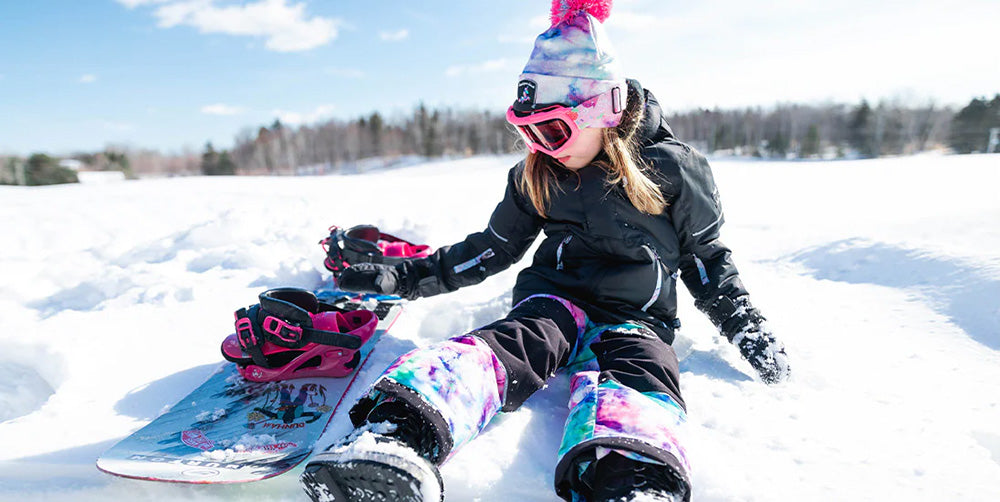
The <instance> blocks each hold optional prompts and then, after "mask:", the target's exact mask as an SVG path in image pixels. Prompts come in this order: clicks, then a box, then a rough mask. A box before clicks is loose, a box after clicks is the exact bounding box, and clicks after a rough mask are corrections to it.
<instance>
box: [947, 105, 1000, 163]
mask: <svg viewBox="0 0 1000 502" xmlns="http://www.w3.org/2000/svg"><path fill="white" fill-rule="evenodd" d="M993 127H1000V94H997V95H996V97H994V98H993V99H992V100H990V101H987V100H986V98H975V99H973V100H972V101H971V102H970V103H969V104H968V105H967V106H966V107H965V108H962V109H961V110H960V111H959V112H958V113H957V114H955V117H954V118H953V119H952V123H951V135H950V136H949V138H948V143H949V145H950V146H951V148H952V149H954V150H955V151H956V152H958V153H972V152H985V151H986V147H987V146H988V142H989V134H990V128H993Z"/></svg>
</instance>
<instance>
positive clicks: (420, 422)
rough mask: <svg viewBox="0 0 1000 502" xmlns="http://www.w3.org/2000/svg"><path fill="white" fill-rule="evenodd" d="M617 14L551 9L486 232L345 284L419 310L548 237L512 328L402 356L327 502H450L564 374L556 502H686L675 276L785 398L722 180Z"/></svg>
mask: <svg viewBox="0 0 1000 502" xmlns="http://www.w3.org/2000/svg"><path fill="white" fill-rule="evenodd" d="M610 3H611V2H610V1H595V0H555V2H554V6H553V15H552V27H551V28H550V29H549V30H547V31H546V32H545V33H542V34H541V35H540V36H539V37H538V38H537V40H536V42H535V47H534V51H533V52H532V54H531V57H530V59H529V61H528V64H527V65H526V66H525V68H524V72H523V73H522V74H521V80H520V82H519V84H518V88H517V97H516V100H515V102H514V104H513V105H512V106H511V107H510V109H509V110H508V112H507V120H508V121H509V122H510V123H511V124H512V125H514V126H515V127H516V128H517V130H518V131H519V133H520V134H521V135H522V137H523V139H524V141H525V143H527V145H528V148H529V150H530V152H529V153H528V154H527V157H526V158H525V159H524V161H522V162H520V163H518V164H517V165H516V166H514V168H513V169H511V170H510V172H509V175H508V181H507V189H506V194H505V195H504V198H503V200H502V201H501V202H500V204H499V205H498V206H497V207H496V209H495V210H494V212H493V215H492V216H491V217H490V221H489V224H488V225H487V227H486V229H484V230H483V231H482V232H478V233H474V234H472V235H469V236H468V237H466V239H465V240H464V241H462V242H460V243H458V244H455V245H453V246H448V247H443V248H441V249H439V250H438V251H437V252H436V253H434V254H433V255H431V256H429V257H427V258H419V259H411V260H407V261H405V262H403V263H400V264H398V265H395V266H389V265H379V264H370V263H364V264H357V265H353V266H351V267H350V268H348V269H346V270H345V271H344V272H343V273H342V274H341V275H340V276H339V278H338V280H339V284H340V287H342V288H343V289H347V290H351V291H364V292H374V293H382V294H397V295H400V296H403V297H405V298H408V299H410V300H414V299H417V298H420V297H426V296H431V295H436V294H440V293H447V292H451V291H454V290H456V289H458V288H461V287H464V286H469V285H472V284H477V283H479V282H481V281H482V280H483V279H485V278H486V277H487V276H489V275H492V274H495V273H497V272H500V271H502V270H504V269H506V268H507V267H509V266H510V265H511V264H513V263H514V262H516V261H518V260H519V259H520V258H521V257H522V256H523V255H524V253H525V251H526V250H527V249H528V247H529V246H530V245H531V244H532V242H533V241H534V240H535V237H536V236H537V235H538V232H539V231H540V230H543V231H544V232H545V236H546V237H545V240H544V241H543V242H542V244H541V246H540V247H539V248H538V250H537V252H536V253H535V256H534V261H533V262H532V264H531V266H530V267H528V268H526V269H525V270H523V271H522V272H521V273H520V274H519V275H518V277H517V283H516V285H515V286H514V295H513V296H514V303H515V305H514V308H513V309H512V310H511V311H510V313H509V314H508V315H507V317H505V318H504V319H501V320H498V321H496V322H494V323H492V324H489V325H486V326H483V327H482V328H479V329H477V330H474V331H472V332H470V333H467V334H464V335H462V336H458V337H456V338H452V339H450V340H447V341H445V342H441V343H438V344H435V345H432V346H430V347H426V348H422V349H417V350H414V351H412V352H410V353H408V354H405V355H403V356H402V357H400V358H399V359H398V360H397V361H396V362H395V363H393V364H392V365H391V366H390V367H389V368H388V369H387V370H386V371H385V372H384V373H383V375H382V376H381V377H380V378H379V379H378V380H377V381H376V382H375V383H374V384H373V386H372V387H371V389H370V390H369V391H368V393H367V395H366V396H365V397H363V398H362V399H361V400H360V401H359V402H358V403H357V404H356V405H355V406H354V408H353V409H352V410H351V412H350V415H351V419H352V421H353V422H354V424H355V426H356V427H357V429H356V430H355V432H354V433H353V434H351V435H350V436H349V437H347V438H346V439H345V440H344V441H343V442H342V443H340V444H337V445H334V446H333V447H331V448H330V449H329V450H327V451H326V452H324V453H320V454H318V455H317V456H316V457H315V458H314V459H313V460H312V461H311V462H310V463H309V464H308V465H307V467H306V472H305V473H304V474H303V476H302V481H303V484H304V485H305V488H306V491H307V493H309V494H310V496H312V497H313V499H315V500H330V499H331V498H332V499H333V500H337V501H341V500H343V501H350V502H358V501H368V500H422V501H425V502H431V501H437V500H441V499H442V498H443V486H442V482H441V477H440V475H439V474H438V470H437V466H439V465H441V464H442V463H443V462H444V461H445V460H447V459H448V458H449V457H450V456H451V455H453V454H454V453H455V452H456V451H457V450H458V449H459V448H460V447H461V446H462V445H464V444H466V443H467V442H469V441H470V440H472V439H473V438H474V437H475V436H476V435H477V434H478V433H479V432H480V431H481V430H482V429H483V428H484V427H485V426H486V425H487V424H488V423H489V422H490V420H491V419H492V418H493V417H494V416H495V415H496V414H497V413H498V412H500V411H508V412H509V411H514V410H516V409H517V408H518V407H519V406H520V405H521V404H522V403H523V402H524V401H525V400H526V399H527V398H528V397H529V396H530V395H531V394H532V393H534V392H535V391H537V390H538V389H540V388H541V387H542V386H543V385H544V384H545V381H546V379H548V378H549V377H551V376H552V375H553V374H554V373H555V372H556V370H560V369H564V370H566V371H568V372H572V375H573V376H572V380H571V388H572V395H571V397H570V403H569V406H570V414H569V418H568V419H567V422H566V429H565V433H564V436H563V441H562V445H561V447H560V449H559V452H558V455H559V460H558V463H557V467H556V472H555V489H556V492H557V493H558V495H559V496H560V497H562V498H563V499H565V500H568V501H577V500H588V501H589V500H602V501H603V500H618V499H621V498H623V497H624V498H631V497H635V496H638V495H640V494H642V495H644V496H646V497H649V498H647V499H646V500H650V499H652V500H669V501H681V500H683V501H687V500H689V499H690V494H691V487H690V477H689V471H690V467H689V465H688V460H687V457H686V455H685V450H684V446H683V445H682V444H681V442H680V441H679V440H678V437H677V429H678V426H679V425H680V424H681V423H682V422H683V421H684V419H685V411H684V410H685V406H684V401H683V399H682V398H681V393H680V387H679V384H678V376H679V370H678V361H677V356H676V355H675V353H674V351H673V349H672V347H671V345H670V344H671V343H672V342H673V340H674V330H675V329H676V328H677V327H679V325H680V323H679V322H678V321H677V318H676V310H677V305H676V290H675V286H676V279H677V277H678V276H679V277H680V278H681V279H682V280H683V281H684V284H685V285H686V286H687V288H688V289H689V290H690V291H691V293H692V295H693V296H694V298H695V303H696V305H697V307H698V308H699V309H700V310H702V311H703V312H705V313H706V314H707V315H708V316H709V317H710V318H711V320H712V321H713V322H714V323H715V324H716V325H717V326H718V327H719V329H720V331H721V333H722V334H723V335H724V336H726V337H727V338H728V339H729V340H730V341H731V342H732V343H734V344H736V345H737V346H738V347H739V350H740V352H741V353H742V354H743V356H744V357H745V358H746V359H747V360H748V361H749V362H750V364H751V365H752V366H753V367H754V368H755V369H756V370H757V372H758V373H759V375H760V377H761V378H762V380H763V381H765V382H767V383H773V382H780V381H782V380H784V379H785V378H787V376H788V373H789V372H788V362H787V357H786V355H785V351H784V348H783V347H782V344H781V343H780V342H778V341H777V340H776V339H775V338H774V336H773V335H772V334H771V333H770V332H769V331H768V330H767V328H766V326H765V324H764V318H763V317H762V316H761V314H760V313H759V312H758V311H757V309H755V308H754V307H753V306H752V305H751V304H750V301H749V297H748V295H747V291H746V289H745V288H744V287H743V284H742V283H741V281H740V278H739V275H738V273H737V270H736V267H735V265H734V264H733V261H732V259H731V257H730V250H729V249H728V248H727V247H726V246H725V245H723V244H722V243H721V242H720V241H719V228H720V226H721V225H722V222H723V217H722V211H721V209H720V206H719V195H718V191H717V190H716V187H715V183H714V181H713V179H712V173H711V170H710V169H709V166H708V163H707V162H706V160H705V158H704V157H703V156H702V155H700V154H699V153H698V152H696V151H694V150H693V149H691V148H690V147H689V146H687V145H685V144H684V143H681V142H680V141H678V140H677V139H676V138H674V136H673V134H672V132H671V130H670V128H669V126H668V125H667V123H666V121H665V119H664V117H663V114H662V111H661V109H660V106H659V104H658V103H657V101H656V99H655V98H654V97H653V95H652V94H651V93H650V92H649V91H647V90H644V89H642V87H641V86H640V85H639V84H638V82H636V81H634V80H626V79H624V78H623V76H622V72H621V69H620V68H619V63H618V61H617V60H616V58H615V56H614V52H613V50H612V49H611V46H610V45H609V44H608V41H607V38H606V35H605V34H604V31H603V28H602V26H601V22H603V20H604V19H605V18H606V17H607V15H608V10H609V9H610Z"/></svg>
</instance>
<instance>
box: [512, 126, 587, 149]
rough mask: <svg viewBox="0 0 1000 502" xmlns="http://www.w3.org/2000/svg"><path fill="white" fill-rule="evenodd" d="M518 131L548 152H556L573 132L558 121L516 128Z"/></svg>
mask: <svg viewBox="0 0 1000 502" xmlns="http://www.w3.org/2000/svg"><path fill="white" fill-rule="evenodd" d="M518 129H520V130H521V132H522V133H523V134H524V135H525V136H526V137H527V138H528V139H530V140H531V141H532V142H534V143H536V144H538V145H541V146H543V147H545V148H546V149H548V150H558V149H559V148H560V147H562V146H563V145H565V144H566V142H567V141H569V138H570V136H572V135H573V130H572V129H570V127H569V125H568V124H566V122H563V121H562V120H560V119H551V120H545V121H542V122H538V123H536V124H527V125H523V126H518Z"/></svg>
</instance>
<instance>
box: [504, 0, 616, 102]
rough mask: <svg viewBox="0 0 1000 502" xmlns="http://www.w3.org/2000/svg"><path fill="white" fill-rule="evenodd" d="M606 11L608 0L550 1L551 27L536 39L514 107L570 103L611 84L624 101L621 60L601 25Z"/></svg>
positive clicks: (608, 5) (611, 87)
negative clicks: (616, 88)
mask: <svg viewBox="0 0 1000 502" xmlns="http://www.w3.org/2000/svg"><path fill="white" fill-rule="evenodd" d="M610 13H611V0H554V1H553V2H552V16H551V19H552V26H551V27H550V28H549V29H548V30H546V31H545V33H542V34H541V35H539V36H538V38H537V39H535V48H534V50H533V51H532V52H531V57H530V58H529V59H528V64H527V65H525V66H524V70H523V72H522V73H521V77H520V82H518V85H517V98H516V99H515V101H514V111H516V112H519V113H530V112H532V111H535V110H538V109H541V108H544V107H546V106H549V105H552V104H562V105H566V106H575V105H578V104H580V103H582V102H584V101H586V100H588V99H590V98H592V97H594V96H597V95H599V94H603V93H605V92H608V91H609V90H611V89H613V88H614V87H616V86H617V87H619V88H620V89H621V91H622V95H621V99H622V101H624V100H625V92H624V91H625V89H626V88H627V87H626V83H625V76H624V73H623V71H622V68H621V63H620V62H619V61H618V58H617V57H616V55H615V50H614V48H613V47H612V46H611V42H610V41H609V40H608V36H607V34H606V33H605V32H604V26H603V25H602V24H601V23H603V22H604V20H605V19H607V18H608V15H609V14H610ZM621 106H624V103H622V104H621Z"/></svg>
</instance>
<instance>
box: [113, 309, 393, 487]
mask: <svg viewBox="0 0 1000 502" xmlns="http://www.w3.org/2000/svg"><path fill="white" fill-rule="evenodd" d="M316 294H317V297H319V298H320V299H321V300H324V301H327V302H333V303H335V304H337V305H338V306H340V307H341V308H343V309H345V310H353V309H356V308H367V309H369V310H373V311H374V312H375V314H376V316H377V317H378V319H379V320H378V326H377V328H376V330H375V334H374V336H373V337H372V339H371V340H370V342H369V343H367V344H365V346H364V347H362V348H361V349H360V351H359V352H360V356H361V359H360V361H361V362H360V363H359V364H358V367H357V368H356V369H355V370H354V371H353V372H352V373H351V374H350V375H348V376H346V377H343V378H297V379H292V380H283V381H277V382H267V383H259V382H251V381H249V380H245V379H244V378H243V377H242V376H240V374H239V372H238V371H237V369H236V365H235V364H233V363H229V362H226V363H224V364H221V365H220V366H219V368H218V369H217V370H216V371H215V372H214V373H213V374H212V376H210V377H209V378H208V380H206V381H205V382H204V383H203V384H201V385H200V386H199V387H198V388H196V389H194V390H193V391H192V392H191V393H190V394H188V395H187V396H185V397H184V398H182V399H181V400H180V401H179V402H178V403H177V404H175V405H174V406H173V407H172V408H170V410H169V411H167V412H166V413H164V414H162V415H160V416H159V417H157V418H156V419H154V420H153V421H152V422H150V423H149V424H148V425H146V426H145V427H143V428H141V429H139V430H138V431H136V432H135V433H133V434H132V435H130V436H128V437H126V438H125V439H123V440H121V441H120V442H118V443H117V444H116V445H115V446H113V447H111V449H109V450H108V451H106V452H105V453H104V454H103V455H101V456H100V457H99V458H98V459H97V468H98V469H100V470H101V471H104V472H106V473H108V474H113V475H116V476H122V477H126V478H133V479H143V480H150V481H166V482H174V483H200V484H207V483H243V482H248V481H258V480H262V479H267V478H270V477H273V476H277V475H279V474H282V473H284V472H287V471H289V470H291V469H292V468H294V467H295V466H296V465H298V464H299V463H300V462H302V461H303V460H305V459H306V458H307V457H308V456H309V455H310V454H311V453H312V450H313V446H314V445H315V443H316V441H317V440H318V439H319V438H320V436H322V434H323V431H324V430H326V428H327V425H328V424H329V423H330V421H331V419H332V418H333V417H334V416H336V414H337V413H338V412H339V413H342V414H346V408H347V407H348V406H349V403H348V405H344V403H343V400H344V396H345V395H346V394H347V392H348V391H349V390H350V389H351V386H352V385H353V384H354V381H355V380H356V379H357V376H358V374H359V373H360V372H361V371H362V370H363V369H364V367H365V363H366V362H367V361H368V357H369V356H370V355H371V351H372V349H374V347H375V344H376V343H377V342H378V339H379V338H380V337H381V336H382V335H383V334H385V332H386V331H388V330H389V328H390V327H391V326H392V324H393V323H394V322H395V320H396V318H397V317H398V316H399V313H400V311H401V310H402V302H403V300H401V299H399V298H398V297H394V296H376V295H364V296H362V297H353V296H352V295H350V294H346V293H342V292H337V291H322V290H321V291H318V292H317V293H316ZM342 406H343V409H342Z"/></svg>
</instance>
